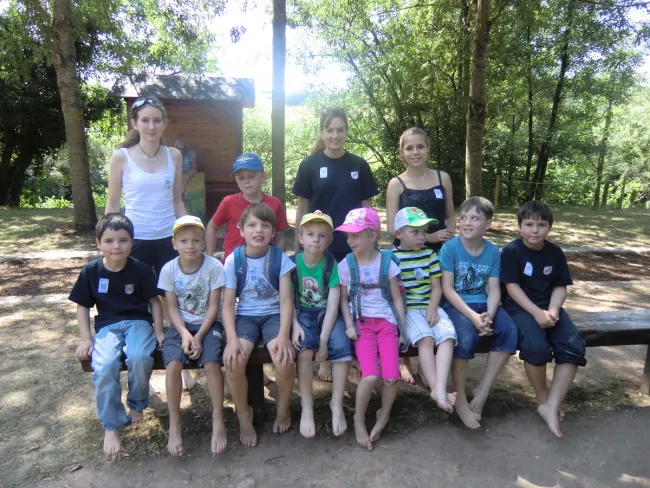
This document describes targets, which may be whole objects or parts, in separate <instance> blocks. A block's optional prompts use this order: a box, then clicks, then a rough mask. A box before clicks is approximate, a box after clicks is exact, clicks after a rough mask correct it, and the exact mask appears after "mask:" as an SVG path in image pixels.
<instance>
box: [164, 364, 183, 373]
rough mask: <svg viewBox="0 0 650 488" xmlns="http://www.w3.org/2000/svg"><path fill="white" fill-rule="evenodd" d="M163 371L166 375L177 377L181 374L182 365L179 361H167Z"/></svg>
mask: <svg viewBox="0 0 650 488" xmlns="http://www.w3.org/2000/svg"><path fill="white" fill-rule="evenodd" d="M165 370H166V371H167V374H168V375H178V376H180V374H181V373H182V372H183V363H182V362H180V361H169V362H168V363H167V364H166V365H165Z"/></svg>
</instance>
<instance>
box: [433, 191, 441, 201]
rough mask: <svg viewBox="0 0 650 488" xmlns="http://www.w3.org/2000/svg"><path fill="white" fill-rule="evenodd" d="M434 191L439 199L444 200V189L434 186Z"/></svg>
mask: <svg viewBox="0 0 650 488" xmlns="http://www.w3.org/2000/svg"><path fill="white" fill-rule="evenodd" d="M433 192H434V193H435V194H436V198H437V199H438V200H442V190H441V189H440V188H434V189H433Z"/></svg>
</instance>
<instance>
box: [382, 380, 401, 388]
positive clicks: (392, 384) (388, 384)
mask: <svg viewBox="0 0 650 488" xmlns="http://www.w3.org/2000/svg"><path fill="white" fill-rule="evenodd" d="M397 381H398V380H394V379H385V380H384V384H385V385H386V386H395V385H397Z"/></svg>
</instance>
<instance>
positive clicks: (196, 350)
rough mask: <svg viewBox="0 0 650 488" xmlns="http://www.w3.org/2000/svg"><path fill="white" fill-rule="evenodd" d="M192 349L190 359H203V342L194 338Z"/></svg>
mask: <svg viewBox="0 0 650 488" xmlns="http://www.w3.org/2000/svg"><path fill="white" fill-rule="evenodd" d="M190 349H191V351H192V352H191V354H188V356H189V357H190V359H199V358H200V357H201V351H203V344H201V340H200V339H198V338H197V337H192V342H191V346H190Z"/></svg>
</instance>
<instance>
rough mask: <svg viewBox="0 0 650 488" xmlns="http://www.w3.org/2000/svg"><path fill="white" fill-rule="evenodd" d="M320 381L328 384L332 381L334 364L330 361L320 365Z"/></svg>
mask: <svg viewBox="0 0 650 488" xmlns="http://www.w3.org/2000/svg"><path fill="white" fill-rule="evenodd" d="M318 379H319V380H321V381H326V382H328V383H329V382H331V381H332V363H330V362H329V361H323V362H322V363H320V366H319V367H318Z"/></svg>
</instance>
